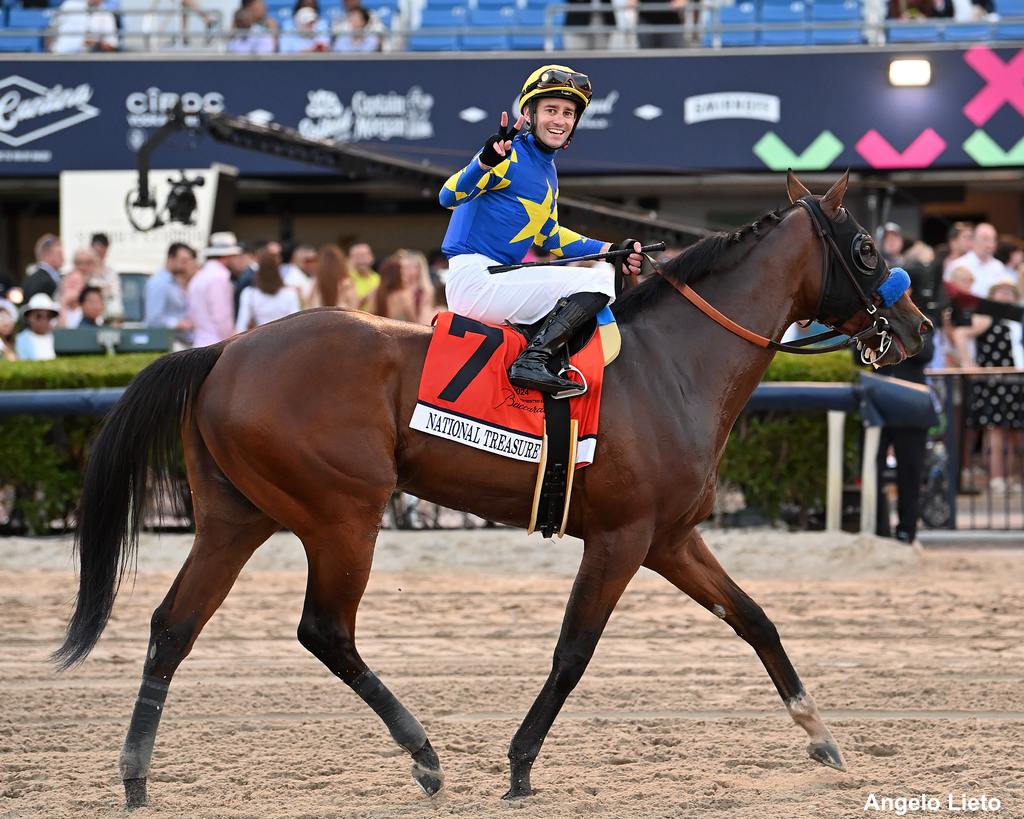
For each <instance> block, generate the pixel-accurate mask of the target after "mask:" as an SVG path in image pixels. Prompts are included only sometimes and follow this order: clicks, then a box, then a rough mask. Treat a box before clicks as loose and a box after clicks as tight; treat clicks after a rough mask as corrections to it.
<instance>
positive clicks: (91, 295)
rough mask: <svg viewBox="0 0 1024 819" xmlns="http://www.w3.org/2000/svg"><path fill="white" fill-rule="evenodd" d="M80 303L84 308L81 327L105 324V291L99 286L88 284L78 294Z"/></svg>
mask: <svg viewBox="0 0 1024 819" xmlns="http://www.w3.org/2000/svg"><path fill="white" fill-rule="evenodd" d="M78 304H79V306H80V307H81V309H82V320H81V321H80V322H79V324H78V326H79V327H102V326H103V308H104V306H105V302H104V301H103V291H102V290H100V288H98V287H93V286H92V285H87V286H86V287H83V288H82V292H81V293H80V294H79V296H78Z"/></svg>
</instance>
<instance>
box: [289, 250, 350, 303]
mask: <svg viewBox="0 0 1024 819" xmlns="http://www.w3.org/2000/svg"><path fill="white" fill-rule="evenodd" d="M338 252H339V253H340V252H341V248H338ZM316 265H317V252H316V248H315V247H313V246H312V245H296V246H295V248H294V249H293V250H292V253H291V261H290V262H289V263H287V264H283V265H281V278H283V279H284V283H285V284H287V285H288V286H289V287H294V288H295V289H296V290H297V291H298V292H299V293H305V292H306V290H308V289H309V287H310V285H312V283H313V278H314V276H315V275H316ZM346 269H347V260H346Z"/></svg>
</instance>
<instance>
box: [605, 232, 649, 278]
mask: <svg viewBox="0 0 1024 819" xmlns="http://www.w3.org/2000/svg"><path fill="white" fill-rule="evenodd" d="M641 247H642V245H641V244H640V243H639V242H638V241H637V240H636V239H623V240H622V241H621V242H619V243H618V244H617V245H614V246H613V247H612V248H611V249H612V250H632V251H634V252H633V253H630V254H629V255H628V256H616V257H615V259H614V261H613V262H612V264H613V265H614V266H615V269H616V270H617V271H618V272H620V273H621V274H622V275H623V276H639V275H640V267H641V265H643V263H644V257H643V254H642V253H641V252H640V248H641Z"/></svg>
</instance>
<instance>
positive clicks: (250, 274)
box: [232, 239, 282, 316]
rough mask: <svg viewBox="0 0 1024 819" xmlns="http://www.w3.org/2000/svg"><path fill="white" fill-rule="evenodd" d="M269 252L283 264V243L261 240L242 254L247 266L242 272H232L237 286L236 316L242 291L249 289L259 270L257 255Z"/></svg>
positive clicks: (246, 248)
mask: <svg viewBox="0 0 1024 819" xmlns="http://www.w3.org/2000/svg"><path fill="white" fill-rule="evenodd" d="M264 249H266V250H268V251H269V252H270V253H271V255H273V256H275V257H276V258H277V263H278V265H280V264H281V256H282V249H281V243H280V242H275V241H273V240H272V239H259V240H257V241H256V243H255V244H254V245H253V246H252V247H251V248H249V247H244V249H243V251H242V254H243V256H244V259H245V264H244V266H243V268H242V272H241V273H238V274H235V272H234V271H232V278H233V281H234V285H235V315H236V316H237V315H238V305H239V301H240V300H241V298H242V291H243V290H245V288H247V287H249V285H251V284H252V283H253V280H254V279H255V278H256V270H257V269H258V268H259V262H258V261H257V260H256V255H257V254H258V253H260V252H261V251H262V250H264Z"/></svg>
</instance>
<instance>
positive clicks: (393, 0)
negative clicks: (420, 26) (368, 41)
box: [321, 0, 398, 11]
mask: <svg viewBox="0 0 1024 819" xmlns="http://www.w3.org/2000/svg"><path fill="white" fill-rule="evenodd" d="M322 5H323V4H321V6H322ZM362 6H363V8H364V9H366V10H367V11H376V10H377V9H379V8H389V9H391V10H392V11H398V0H363V2H362Z"/></svg>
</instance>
